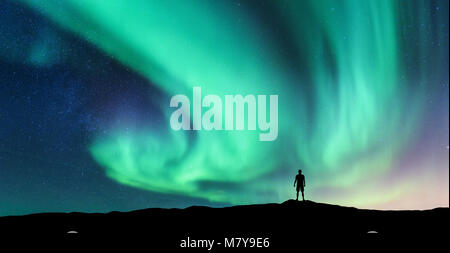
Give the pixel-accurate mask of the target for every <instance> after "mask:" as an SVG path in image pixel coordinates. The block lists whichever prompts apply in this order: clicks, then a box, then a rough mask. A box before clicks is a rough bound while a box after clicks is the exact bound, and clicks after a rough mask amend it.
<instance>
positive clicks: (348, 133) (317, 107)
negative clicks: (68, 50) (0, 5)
mask: <svg viewBox="0 0 450 253" xmlns="http://www.w3.org/2000/svg"><path fill="white" fill-rule="evenodd" d="M26 2H27V3H28V4H29V5H30V6H33V7H35V8H37V9H39V10H40V11H41V12H42V13H44V14H45V15H47V16H49V17H50V18H51V19H53V20H54V21H55V22H57V23H58V24H60V25H61V26H62V27H64V28H65V29H68V30H70V31H73V32H75V33H76V34H79V35H80V36H82V37H83V38H85V39H86V40H88V41H90V42H91V43H93V44H95V45H96V46H98V47H99V48H100V49H102V50H103V51H105V52H107V53H108V54H110V55H112V56H114V57H116V58H117V59H118V60H119V61H120V62H122V63H123V64H125V65H127V66H129V67H131V68H133V69H134V70H136V71H137V72H139V73H140V74H142V75H143V76H145V77H147V78H148V79H149V80H150V81H151V82H152V83H154V84H155V85H157V86H158V87H159V88H161V89H162V90H164V91H165V92H166V93H167V95H168V97H170V96H172V95H175V94H180V93H181V94H187V95H189V94H191V92H192V87H193V86H201V87H202V92H204V94H217V95H219V96H224V95H225V94H242V95H246V94H255V95H257V94H267V95H268V94H278V95H279V103H280V106H279V117H278V118H279V138H278V140H277V141H275V142H272V143H262V142H259V141H258V138H257V134H258V133H257V132H251V131H250V132H249V131H243V132H226V131H219V132H218V131H212V132H206V131H199V132H196V135H195V141H191V140H190V139H189V138H188V136H187V135H188V133H186V132H182V131H181V132H174V131H172V130H171V129H170V126H169V125H167V129H166V131H165V132H164V131H163V132H161V131H156V130H151V129H152V128H151V127H145V126H143V127H142V128H141V129H139V130H136V131H131V132H126V131H125V130H124V129H122V128H121V127H120V126H119V127H116V129H114V133H115V134H112V135H110V136H101V137H98V138H97V139H95V140H94V141H93V143H92V144H91V146H90V147H89V149H90V152H91V154H92V156H93V157H94V159H95V160H96V161H97V162H98V163H99V164H101V165H102V166H103V167H104V168H105V171H106V174H107V176H109V177H111V178H112V179H114V180H117V181H118V182H120V183H123V184H127V185H131V186H135V187H139V188H143V189H148V190H152V191H158V192H166V193H176V194H184V195H188V196H195V197H203V198H207V199H209V200H213V201H228V202H231V203H249V202H260V201H278V200H282V199H286V198H289V197H290V196H291V195H292V193H291V191H292V189H291V188H289V186H290V183H291V181H292V179H293V175H294V174H295V171H296V170H297V169H298V166H299V165H301V166H302V167H303V168H304V169H305V171H306V173H307V178H308V183H309V184H308V190H309V191H310V192H311V193H312V194H313V195H315V196H314V197H316V199H319V200H320V199H321V198H323V199H326V197H324V196H322V195H321V193H320V192H321V191H320V190H321V189H322V188H323V187H332V188H334V189H353V190H355V191H358V190H360V189H362V190H361V194H355V193H352V194H351V196H350V195H344V196H339V197H335V199H326V200H329V201H344V202H345V201H347V203H352V204H355V205H358V204H360V203H366V200H367V199H368V198H370V196H371V197H373V199H374V200H376V201H384V200H389V199H390V196H383V197H382V200H379V199H380V193H377V192H371V191H370V190H368V189H366V188H364V185H365V184H366V183H367V182H368V180H370V181H371V182H372V183H371V184H372V185H373V182H375V184H376V181H377V180H378V177H382V176H383V175H384V174H385V173H386V172H387V171H389V170H390V169H392V167H393V166H394V163H395V161H396V159H397V158H398V155H399V154H400V153H401V151H402V149H403V147H404V146H405V145H407V144H408V140H409V139H410V138H411V136H412V134H413V132H414V130H415V128H414V126H415V125H416V122H417V120H418V119H419V118H420V115H421V111H420V109H419V108H420V106H421V102H422V99H421V98H420V97H415V98H414V100H411V102H409V103H405V100H407V99H408V98H407V94H405V93H404V92H403V91H404V89H405V88H404V87H403V86H402V85H403V84H402V82H401V81H400V80H399V79H400V76H401V75H403V74H405V73H404V70H403V65H402V62H401V61H400V60H399V58H398V57H399V52H400V51H401V50H402V46H403V45H402V44H401V43H400V41H399V40H398V34H399V31H398V29H399V28H398V23H399V20H398V15H397V13H398V12H399V11H400V10H399V7H398V6H397V3H398V2H396V1H383V0H368V1H360V0H348V1H331V0H329V1H316V0H314V1H298V2H297V1H279V2H274V3H273V4H274V9H273V11H274V13H278V12H281V13H283V15H282V16H283V21H284V24H285V25H286V30H288V31H289V33H290V35H291V36H290V37H291V40H292V41H291V42H292V44H293V45H294V47H295V49H293V50H294V51H295V52H296V53H295V54H292V55H289V56H286V55H285V54H282V53H280V50H278V46H279V44H278V43H279V41H278V40H276V38H272V37H271V36H270V35H268V34H267V33H264V29H265V27H264V25H263V24H261V23H260V22H259V21H257V20H256V19H253V18H252V17H251V16H250V15H249V14H248V13H247V12H246V11H245V10H244V9H241V8H237V7H236V6H232V5H231V4H230V3H228V2H227V1H224V2H222V3H219V2H218V1H217V2H216V1H214V2H212V1H201V0H195V1H128V0H115V1H101V0H98V1H96V0H67V1H26ZM292 62H302V63H304V64H300V65H301V66H302V67H303V69H299V67H298V66H297V67H296V66H294V67H290V68H286V66H287V65H289V64H292ZM300 65H299V66H300ZM160 106H161V108H160V109H161V110H162V111H163V112H164V113H165V114H166V115H167V123H168V122H169V115H170V113H171V111H172V110H170V108H169V99H168V100H167V103H166V104H161V105H160ZM406 109H408V110H409V111H412V112H414V113H409V114H408V115H405V112H406ZM284 168H290V170H289V171H290V172H292V173H291V174H289V173H285V174H283V173H278V172H280V171H282V170H283V169H284ZM274 175H275V176H274ZM277 175H281V176H277ZM397 191H398V192H400V193H399V194H401V192H402V189H397ZM368 194H369V195H370V196H368ZM350 198H351V200H349V199H350Z"/></svg>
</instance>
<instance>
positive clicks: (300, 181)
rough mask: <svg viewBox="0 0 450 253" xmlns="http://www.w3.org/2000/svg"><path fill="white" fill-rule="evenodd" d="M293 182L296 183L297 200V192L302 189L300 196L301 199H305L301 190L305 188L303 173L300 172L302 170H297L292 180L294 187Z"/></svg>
mask: <svg viewBox="0 0 450 253" xmlns="http://www.w3.org/2000/svg"><path fill="white" fill-rule="evenodd" d="M295 184H297V201H298V192H299V191H302V198H303V201H305V195H304V194H303V191H304V190H305V186H306V183H305V175H303V174H302V170H298V174H297V175H296V176H295V181H294V187H295Z"/></svg>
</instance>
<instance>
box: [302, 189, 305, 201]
mask: <svg viewBox="0 0 450 253" xmlns="http://www.w3.org/2000/svg"><path fill="white" fill-rule="evenodd" d="M302 198H303V201H305V195H304V194H303V191H302Z"/></svg>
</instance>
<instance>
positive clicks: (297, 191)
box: [297, 190, 298, 201]
mask: <svg viewBox="0 0 450 253" xmlns="http://www.w3.org/2000/svg"><path fill="white" fill-rule="evenodd" d="M297 201H298V190H297Z"/></svg>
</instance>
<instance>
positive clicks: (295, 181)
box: [294, 177, 297, 187]
mask: <svg viewBox="0 0 450 253" xmlns="http://www.w3.org/2000/svg"><path fill="white" fill-rule="evenodd" d="M296 183H297V177H295V180H294V187H295V184H296Z"/></svg>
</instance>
